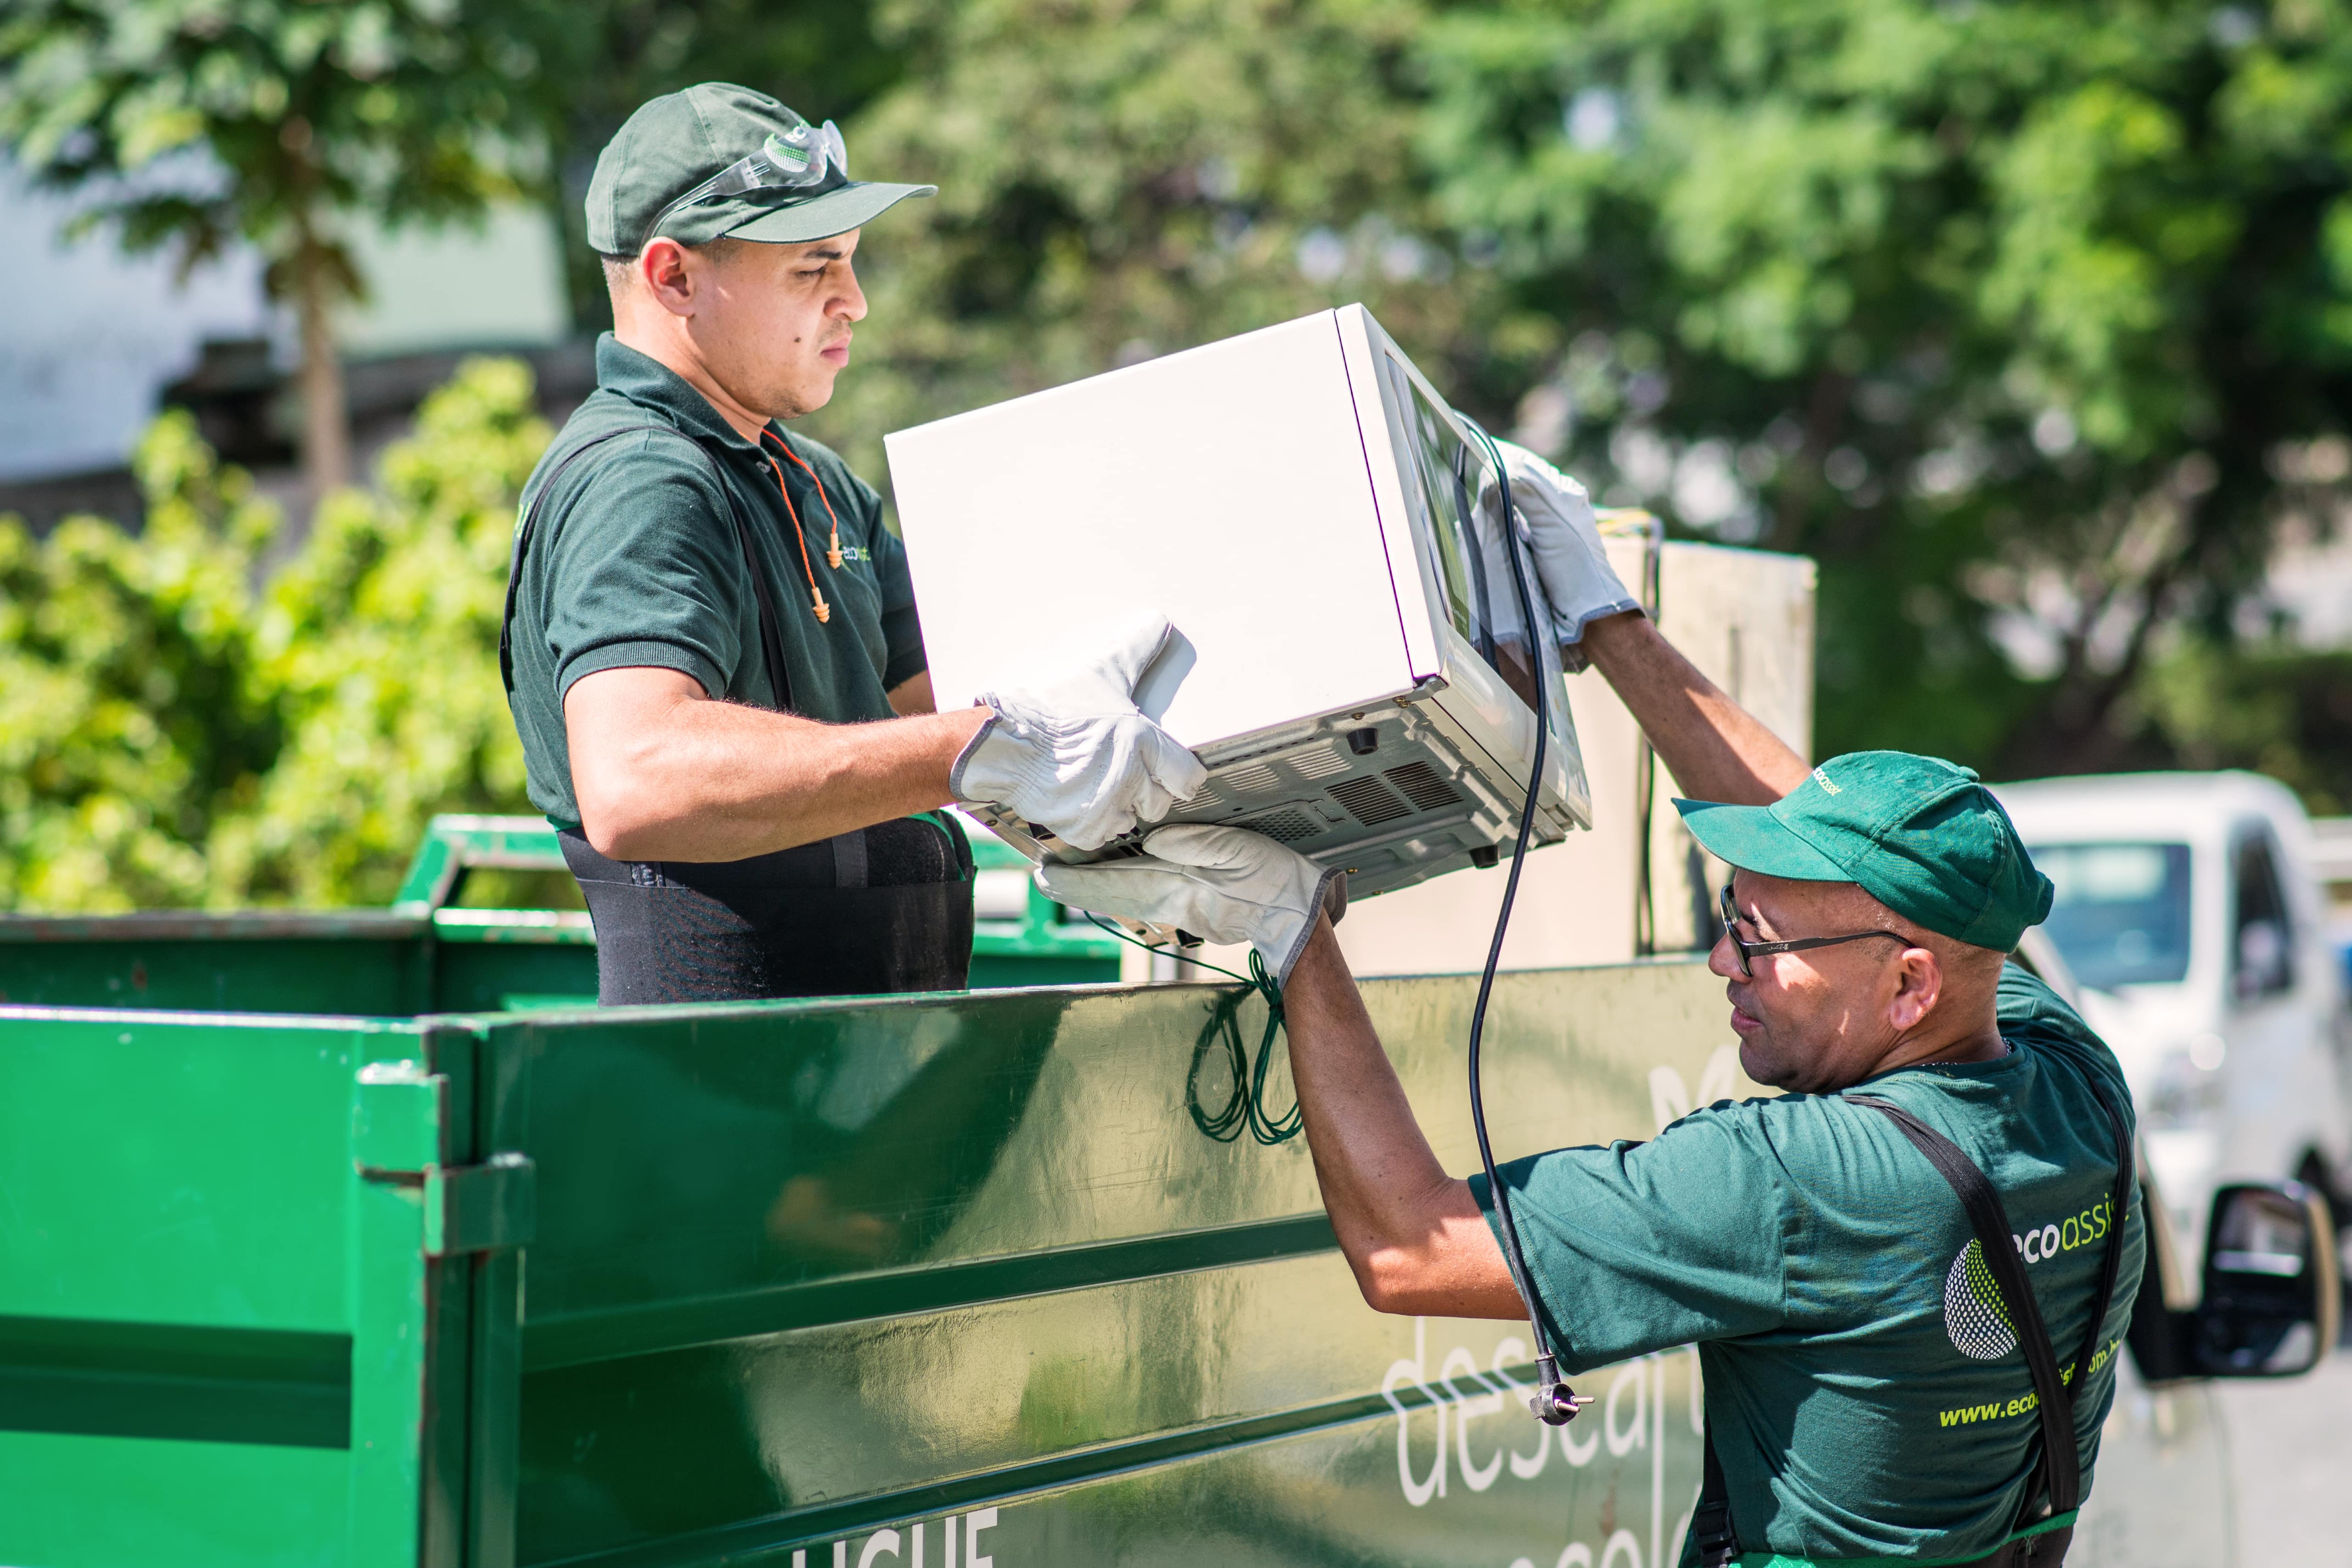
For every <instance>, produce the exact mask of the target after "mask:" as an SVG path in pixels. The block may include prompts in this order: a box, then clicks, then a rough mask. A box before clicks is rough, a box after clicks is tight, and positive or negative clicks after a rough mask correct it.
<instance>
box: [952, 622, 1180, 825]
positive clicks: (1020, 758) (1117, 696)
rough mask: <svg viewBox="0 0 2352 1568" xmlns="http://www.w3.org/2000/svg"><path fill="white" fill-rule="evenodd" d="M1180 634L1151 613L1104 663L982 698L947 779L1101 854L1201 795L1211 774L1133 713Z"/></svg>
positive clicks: (971, 796)
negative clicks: (977, 723) (1156, 664)
mask: <svg viewBox="0 0 2352 1568" xmlns="http://www.w3.org/2000/svg"><path fill="white" fill-rule="evenodd" d="M1173 630H1174V629H1173V628H1172V627H1171V626H1170V625H1169V624H1168V622H1167V620H1166V619H1165V618H1164V617H1160V616H1154V617H1151V618H1150V619H1149V620H1146V621H1139V622H1137V623H1136V624H1135V625H1133V626H1132V627H1130V628H1129V629H1128V630H1127V631H1126V632H1124V633H1123V634H1122V635H1121V636H1120V637H1119V638H1118V641H1117V643H1114V645H1113V646H1112V647H1111V648H1110V649H1109V650H1108V651H1107V652H1106V653H1103V654H1102V656H1101V657H1099V658H1097V659H1095V660H1094V661H1092V662H1091V663H1088V664H1083V665H1080V666H1079V667H1077V668H1076V669H1073V670H1067V671H1064V672H1062V673H1061V674H1057V675H1055V676H1054V677H1052V678H1050V679H1047V680H1044V681H1040V682H1036V683H1034V684H1032V685H1024V686H1006V687H1003V688H1001V689H999V690H997V691H993V692H989V693H987V694H985V695H982V698H981V702H982V705H983V706H986V707H987V708H988V710H989V716H988V718H987V720H986V721H985V722H984V723H983V724H982V726H981V727H980V729H979V731H978V733H976V734H975V735H973V737H971V741H970V742H969V743H968V744H967V745H966V746H965V747H964V748H963V752H962V755H961V756H959V757H958V758H956V760H955V766H954V768H952V769H950V773H949V775H948V783H949V787H950V789H953V790H954V792H955V798H956V799H957V800H990V801H994V802H995V803H997V804H998V805H1001V806H1003V807H1006V808H1007V809H1009V810H1013V812H1015V813H1017V814H1018V815H1019V816H1021V817H1022V818H1023V819H1024V821H1032V822H1035V823H1037V824H1038V825H1039V826H1041V827H1044V828H1046V829H1049V830H1050V831H1052V832H1053V833H1054V835H1055V837H1056V838H1059V839H1061V840H1062V841H1064V842H1066V843H1068V844H1072V845H1074V846H1076V848H1078V849H1082V850H1097V849H1100V848H1102V846H1103V845H1105V844H1107V843H1108V842H1110V841H1112V840H1113V839H1115V838H1117V837H1118V836H1119V835H1120V834H1121V833H1124V832H1126V831H1128V830H1129V828H1132V827H1134V826H1135V825H1136V823H1138V822H1149V821H1158V820H1159V819H1160V818H1161V817H1164V816H1166V815H1167V814H1168V811H1169V809H1170V808H1171V807H1172V806H1174V805H1175V803H1176V802H1177V801H1179V800H1185V799H1188V798H1189V797H1191V796H1193V795H1196V794H1198V793H1200V790H1201V788H1202V786H1203V785H1205V784H1206V783H1208V781H1209V770H1208V769H1207V768H1203V767H1202V766H1201V759H1200V758H1197V757H1195V756H1193V755H1192V752H1190V751H1188V750H1186V749H1185V747H1184V746H1183V744H1182V743H1181V742H1180V741H1178V740H1177V738H1176V737H1174V736H1172V735H1170V734H1169V733H1168V732H1167V731H1166V730H1164V729H1162V728H1160V727H1159V726H1158V725H1157V724H1154V723H1153V722H1152V721H1151V720H1150V719H1149V718H1147V717H1146V716H1144V715H1143V713H1142V711H1141V710H1140V709H1139V708H1138V707H1137V706H1135V683H1136V682H1137V681H1139V680H1140V679H1141V678H1142V677H1143V672H1144V671H1145V670H1147V669H1149V668H1150V665H1151V661H1152V660H1154V659H1156V658H1158V657H1159V656H1160V649H1161V648H1163V647H1165V646H1166V645H1167V643H1168V639H1169V637H1170V636H1171V634H1172V632H1173Z"/></svg>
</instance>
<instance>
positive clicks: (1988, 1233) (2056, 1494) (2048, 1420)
mask: <svg viewBox="0 0 2352 1568" xmlns="http://www.w3.org/2000/svg"><path fill="white" fill-rule="evenodd" d="M2094 1090H2095V1092H2096V1093H2097V1094H2098V1097H2099V1108H2100V1109H2101V1110H2102V1111H2104V1112H2105V1113H2106V1117H2107V1122H2108V1125H2109V1126H2110V1128H2111V1129H2112V1130H2113V1131H2114V1133H2115V1135H2116V1180H2115V1185H2114V1186H2113V1188H2112V1189H2111V1197H2110V1203H2111V1204H2112V1206H2113V1207H2112V1209H2111V1214H2112V1217H2113V1218H2112V1219H2111V1221H2110V1223H2109V1228H2108V1231H2107V1249H2106V1256H2105V1260H2103V1261H2102V1263H2101V1265H2100V1270H2099V1287H2098V1292H2097V1294H2096V1295H2095V1297H2093V1299H2092V1307H2091V1326H2090V1331H2089V1333H2087V1334H2086V1335H2085V1336H2084V1342H2083V1348H2082V1351H2081V1352H2080V1353H2079V1354H2077V1355H2076V1356H2075V1357H2074V1364H2073V1365H2072V1366H2071V1367H2068V1368H2066V1369H2065V1371H2064V1372H2063V1373H2062V1372H2061V1370H2060V1368H2059V1365H2058V1355H2057V1352H2056V1351H2055V1349H2053V1347H2052V1345H2051V1343H2050V1331H2049V1330H2048V1328H2046V1327H2045V1326H2043V1323H2042V1308H2041V1306H2040V1304H2039V1303H2038V1302H2037V1301H2035V1300H2034V1296H2033V1289H2032V1285H2031V1284H2029V1283H2028V1282H2027V1281H2026V1278H2025V1263H2024V1260H2023V1259H2021V1257H2019V1255H2018V1252H2017V1248H2016V1244H2015V1242H2013V1241H2012V1240H2011V1235H2012V1231H2011V1228H2010V1223H2009V1214H2008V1211H2007V1210H2006V1209H2005V1208H2003V1207H2002V1206H2001V1201H2000V1193H1998V1192H1996V1191H1994V1190H1993V1185H1992V1183H1991V1182H1990V1180H1988V1179H1987V1178H1986V1176H1985V1174H1984V1172H1983V1171H1982V1170H1980V1169H1979V1168H1978V1166H1977V1164H1976V1162H1975V1161H1974V1160H1971V1159H1969V1156H1968V1155H1965V1154H1963V1153H1962V1152H1961V1151H1960V1148H1959V1146H1958V1145H1956V1144H1954V1143H1953V1142H1952V1141H1951V1140H1950V1139H1949V1138H1947V1137H1945V1136H1944V1135H1943V1134H1941V1133H1938V1132H1937V1131H1936V1130H1935V1129H1934V1128H1933V1127H1930V1126H1928V1125H1927V1124H1926V1123H1924V1122H1922V1121H1920V1120H1919V1119H1918V1118H1917V1117H1916V1116H1914V1115H1912V1114H1911V1113H1909V1112H1908V1111H1906V1110H1904V1109H1903V1108H1902V1107H1901V1106H1899V1105H1896V1104H1895V1103H1892V1102H1889V1101H1885V1100H1880V1099H1877V1098H1874V1097H1873V1096H1870V1095H1865V1094H1849V1095H1847V1096H1846V1097H1845V1098H1846V1099H1847V1100H1849V1101H1851V1102H1852V1103H1854V1104H1856V1105H1867V1106H1869V1107H1870V1108H1871V1109H1872V1110H1874V1111H1877V1112H1880V1113H1884V1114H1885V1115H1886V1116H1887V1117H1888V1118H1889V1119H1891V1120H1892V1121H1893V1122H1894V1123H1895V1126H1896V1127H1898V1128H1899V1129H1901V1131H1902V1133H1903V1135H1904V1136H1905V1137H1906V1138H1908V1139H1910V1140H1911V1144H1912V1146H1913V1147H1915V1148H1916V1149H1917V1150H1918V1151H1919V1152H1920V1153H1921V1154H1923V1155H1927V1160H1928V1163H1929V1164H1931V1165H1933V1166H1935V1167H1936V1169H1937V1172H1939V1173H1940V1174H1941V1175H1942V1176H1943V1178H1944V1179H1945V1180H1946V1181H1948V1182H1949V1183H1950V1184H1951V1186H1952V1190H1953V1192H1955V1193H1956V1194H1958V1197H1959V1199H1960V1207H1963V1208H1965V1209H1967V1210H1968V1213H1969V1225H1970V1226H1971V1227H1972V1228H1974V1229H1975V1231H1976V1233H1977V1245H1978V1248H1979V1250H1980V1251H1981V1252H1982V1253H1983V1255H1984V1262H1985V1267H1986V1268H1987V1269H1989V1270H1990V1271H1991V1273H1992V1277H1993V1281H1994V1283H1995V1284H1996V1285H1998V1286H1999V1287H2000V1299H2001V1302H2002V1304H2003V1305H2005V1306H2007V1307H2008V1309H2009V1316H2010V1319H2011V1328H2012V1329H2013V1330H2014V1331H2015V1333H2016V1334H2017V1340H2018V1343H2019V1345H2020V1347H2021V1348H2022V1349H2023V1350H2024V1352H2025V1364H2026V1366H2027V1368H2028V1370H2030V1371H2031V1372H2032V1375H2033V1392H2034V1397H2035V1402H2036V1405H2037V1407H2038V1410H2039V1413H2040V1415H2041V1417H2042V1470H2043V1472H2044V1474H2045V1475H2046V1477H2047V1479H2048V1486H2049V1498H2050V1511H2051V1512H2053V1513H2071V1512H2072V1511H2074V1510H2075V1509H2076V1508H2078V1507H2080V1506H2081V1504H2082V1500H2083V1471H2082V1457H2081V1455H2080V1453H2079V1452H2078V1451H2077V1449H2076V1447H2075V1436H2074V1396H2073V1392H2072V1390H2073V1389H2074V1388H2078V1387H2080V1386H2081V1385H2083V1384H2084V1383H2086V1382H2088V1381H2089V1379H2090V1370H2091V1360H2092V1357H2093V1356H2094V1355H2095V1354H2096V1353H2097V1351H2098V1349H2099V1348H2100V1345H2099V1340H2100V1335H2101V1333H2103V1332H2104V1331H2105V1323H2106V1317H2107V1310H2108V1307H2109V1306H2110V1304H2111V1303H2112V1302H2113V1301H2114V1299H2115V1288H2116V1272H2117V1270H2118V1268H2119V1266H2120V1264H2121V1261H2122V1255H2123V1237H2124V1219H2125V1216H2126V1212H2127V1209H2128V1206H2129V1204H2130V1201H2131V1180H2132V1175H2133V1170H2132V1157H2131V1143H2130V1136H2129V1134H2127V1133H2126V1131H2125V1130H2124V1123H2123V1117H2122V1116H2121V1114H2120V1113H2117V1111H2116V1107H2115V1103H2114V1102H2113V1100H2111V1099H2110V1098H2109V1097H2108V1095H2107V1092H2106V1091H2105V1089H2102V1088H2098V1087H2097V1086H2096V1085H2094Z"/></svg>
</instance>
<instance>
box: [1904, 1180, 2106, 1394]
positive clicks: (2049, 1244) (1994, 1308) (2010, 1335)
mask: <svg viewBox="0 0 2352 1568" xmlns="http://www.w3.org/2000/svg"><path fill="white" fill-rule="evenodd" d="M2110 1213H2111V1208H2110V1206H2109V1204H2108V1201H2107V1200H2106V1199H2105V1198H2102V1199H2100V1200H2099V1202H2098V1204H2097V1206H2096V1207H2092V1208H2086V1209H2084V1210H2083V1212H2082V1213H2080V1214H2070V1215H2068V1216H2067V1217H2066V1218H2064V1219H2063V1221H2061V1222H2060V1223H2058V1224H2056V1225H2044V1226H2042V1227H2041V1228H2038V1229H2034V1230H2029V1231H2027V1232H2026V1233H2025V1234H2023V1235H2022V1236H2018V1235H2012V1236H2011V1237H2010V1240H2011V1242H2012V1243H2013V1244H2014V1245H2015V1246H2016V1248H2017V1253H2018V1256H2019V1257H2021V1258H2022V1259H2024V1260H2026V1262H2027V1263H2029V1264H2032V1263H2047V1262H2048V1261H2050V1260H2052V1259H2053V1258H2056V1257H2060V1256H2062V1255H2063V1254H2065V1253H2068V1252H2072V1251H2073V1250H2074V1249H2076V1248H2077V1247H2088V1246H2090V1245H2091V1244H2092V1243H2093V1242H2095V1241H2103V1240H2105V1239H2106V1235H2107V1225H2108V1221H2109V1216H2110ZM1944 1333H1946V1334H1948V1335H1949V1336H1950V1338H1951V1341H1952V1348H1953V1349H1954V1350H1957V1351H1958V1352H1959V1353H1960V1354H1962V1355H1965V1356H1968V1357H1969V1358H1970V1359H1972V1360H1975V1361H1999V1360H2000V1358H2001V1357H2002V1356H2004V1355H2007V1354H2009V1353H2010V1352H2011V1351H2013V1350H2015V1349H2016V1348H2017V1325H2016V1324H2015V1323H2013V1322H2011V1321H2010V1317H2009V1308H2008V1305H2007V1304H2006V1303H2005V1302H2003V1301H2001V1299H2000V1285H1999V1284H1998V1283H1996V1282H1995V1281H1994V1280H1993V1277H1992V1270H1991V1269H1990V1267H1989V1266H1988V1265H1987V1264H1986V1262H1985V1255H1984V1247H1983V1245H1982V1244H1981V1243H1979V1241H1977V1240H1976V1239H1974V1238H1973V1237H1971V1238H1970V1239H1969V1244H1968V1245H1967V1246H1966V1247H1963V1248H1961V1249H1960V1250H1959V1252H1958V1256H1956V1257H1954V1258H1953V1260H1952V1266H1951V1268H1950V1269H1949V1270H1946V1272H1945V1274H1944Z"/></svg>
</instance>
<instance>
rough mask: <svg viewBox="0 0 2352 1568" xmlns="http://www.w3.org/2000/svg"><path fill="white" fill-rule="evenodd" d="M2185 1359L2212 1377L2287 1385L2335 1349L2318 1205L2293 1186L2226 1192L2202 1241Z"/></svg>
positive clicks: (2325, 1233) (2331, 1286)
mask: <svg viewBox="0 0 2352 1568" xmlns="http://www.w3.org/2000/svg"><path fill="white" fill-rule="evenodd" d="M2205 1238H2206V1239H2205V1292H2204V1300H2203V1301H2201V1302H2200V1304H2199V1305H2198V1307H2197V1309H2196V1311H2195V1312H2194V1314H2193V1320H2194V1321H2193V1323H2192V1325H2191V1326H2190V1329H2189V1351H2190V1359H2191V1361H2192V1362H2193V1363H2194V1364H2195V1366H2196V1368H2197V1370H2198V1371H2199V1372H2200V1373H2203V1374H2205V1375H2208V1376H2213V1377H2293V1376H2295V1375H2298V1374H2300V1373H2305V1372H2308V1371H2310V1370H2311V1369H2312V1368H2313V1367H2314V1366H2315V1365H2317V1364H2318V1362H2319V1358H2320V1357H2321V1356H2323V1355H2325V1354H2327V1351H2328V1349H2329V1348H2330V1347H2331V1346H2333V1345H2334V1344H2335V1343H2336V1324H2337V1321H2338V1316H2339V1313H2340V1312H2341V1311H2342V1300H2341V1298H2342V1294H2343V1288H2344V1287H2343V1281H2342V1278H2341V1276H2340V1275H2339V1274H2338V1273H2337V1270H2336V1234H2335V1231H2334V1230H2333V1229H2332V1228H2330V1225H2329V1223H2328V1217H2327V1208H2326V1204H2325V1202H2324V1201H2323V1200H2322V1199H2321V1198H2320V1197H2319V1195H2318V1194H2317V1193H2315V1192H2314V1191H2312V1190H2311V1189H2310V1188H2309V1187H2307V1186H2304V1185H2303V1184H2302V1183H2301V1182H2292V1181H2287V1182H2257V1183H2248V1184H2245V1185H2242V1186H2225V1187H2222V1188H2221V1190H2220V1191H2218V1192H2216V1193H2215V1194H2214V1195H2213V1217H2212V1218H2211V1220H2210V1222H2209V1223H2208V1225H2207V1226H2206V1231H2205Z"/></svg>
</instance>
